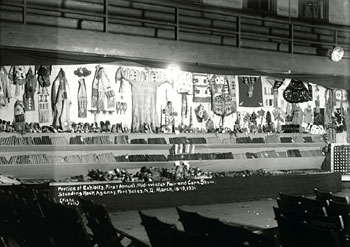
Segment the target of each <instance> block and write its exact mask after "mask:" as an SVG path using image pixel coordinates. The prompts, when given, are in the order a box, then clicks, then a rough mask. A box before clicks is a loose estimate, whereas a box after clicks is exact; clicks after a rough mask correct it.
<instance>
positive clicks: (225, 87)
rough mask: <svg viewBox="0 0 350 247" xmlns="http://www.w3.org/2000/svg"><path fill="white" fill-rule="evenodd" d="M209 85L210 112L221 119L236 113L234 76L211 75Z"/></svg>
mask: <svg viewBox="0 0 350 247" xmlns="http://www.w3.org/2000/svg"><path fill="white" fill-rule="evenodd" d="M208 80H209V83H210V92H211V104H212V111H213V112H214V113H215V114H216V115H218V116H221V117H224V116H229V115H231V114H232V113H233V112H236V111H237V102H236V81H235V77H234V76H225V75H212V76H209V78H208Z"/></svg>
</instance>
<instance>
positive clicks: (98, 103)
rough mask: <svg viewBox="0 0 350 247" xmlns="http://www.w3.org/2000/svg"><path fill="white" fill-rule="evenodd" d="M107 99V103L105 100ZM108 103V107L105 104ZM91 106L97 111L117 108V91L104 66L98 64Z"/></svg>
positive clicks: (93, 83)
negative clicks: (112, 85)
mask: <svg viewBox="0 0 350 247" xmlns="http://www.w3.org/2000/svg"><path fill="white" fill-rule="evenodd" d="M106 100H107V103H106V102H105V101H106ZM106 104H107V107H106V106H105V105H106ZM91 108H92V110H95V111H96V113H100V112H105V111H107V110H108V111H110V112H113V111H114V108H115V93H114V90H113V89H112V88H111V85H110V81H109V79H108V77H107V74H106V72H105V70H104V68H103V67H100V66H99V65H97V66H96V71H95V76H94V80H93V82H92V93H91Z"/></svg>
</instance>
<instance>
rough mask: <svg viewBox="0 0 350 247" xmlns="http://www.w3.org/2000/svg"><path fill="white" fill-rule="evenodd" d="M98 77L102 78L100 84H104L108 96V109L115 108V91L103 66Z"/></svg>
mask: <svg viewBox="0 0 350 247" xmlns="http://www.w3.org/2000/svg"><path fill="white" fill-rule="evenodd" d="M98 78H99V80H100V84H101V85H102V87H103V91H104V92H105V95H106V98H107V108H108V109H109V108H114V107H115V93H114V90H113V89H112V87H111V83H110V81H109V79H108V77H107V74H106V72H105V69H104V68H102V67H101V68H100V69H99V72H98Z"/></svg>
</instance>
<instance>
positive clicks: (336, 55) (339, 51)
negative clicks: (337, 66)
mask: <svg viewBox="0 0 350 247" xmlns="http://www.w3.org/2000/svg"><path fill="white" fill-rule="evenodd" d="M343 56H344V49H343V47H341V46H336V47H334V48H333V49H332V51H331V60H332V61H333V62H339V61H340V60H341V59H342V58H343Z"/></svg>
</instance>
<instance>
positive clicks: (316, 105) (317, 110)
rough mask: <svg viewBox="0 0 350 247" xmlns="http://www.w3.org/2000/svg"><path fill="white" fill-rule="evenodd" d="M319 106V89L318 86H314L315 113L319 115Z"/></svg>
mask: <svg viewBox="0 0 350 247" xmlns="http://www.w3.org/2000/svg"><path fill="white" fill-rule="evenodd" d="M320 106H321V101H320V89H319V87H318V85H316V90H315V113H320Z"/></svg>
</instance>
